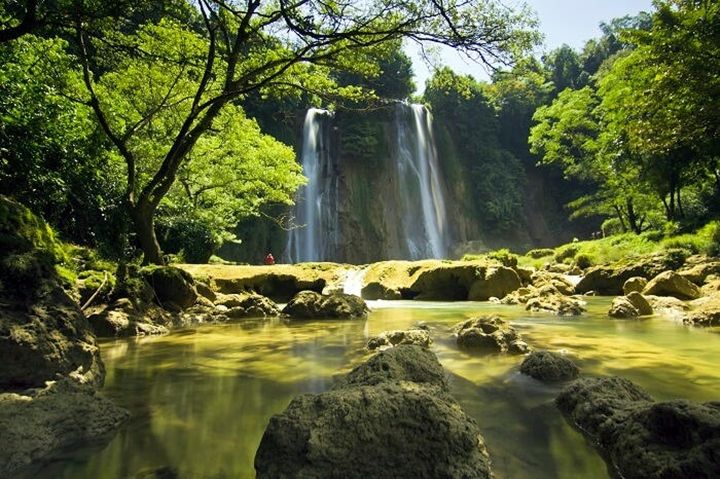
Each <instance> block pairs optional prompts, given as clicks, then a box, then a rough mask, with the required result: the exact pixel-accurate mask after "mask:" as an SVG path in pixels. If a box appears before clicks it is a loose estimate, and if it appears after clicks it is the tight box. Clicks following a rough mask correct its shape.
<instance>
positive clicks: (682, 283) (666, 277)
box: [643, 271, 700, 299]
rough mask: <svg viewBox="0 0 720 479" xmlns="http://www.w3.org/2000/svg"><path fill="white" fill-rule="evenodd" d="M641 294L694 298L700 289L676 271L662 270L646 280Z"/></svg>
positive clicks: (698, 295) (697, 295)
mask: <svg viewBox="0 0 720 479" xmlns="http://www.w3.org/2000/svg"><path fill="white" fill-rule="evenodd" d="M643 294H649V295H652V296H672V297H675V298H678V299H695V298H698V297H700V289H699V288H698V287H697V286H695V285H694V284H693V283H691V282H690V281H688V280H687V279H685V278H683V277H682V276H680V275H679V274H677V273H676V272H674V271H664V272H662V273H660V274H659V275H657V276H655V277H654V278H653V279H651V280H650V282H648V284H647V286H645V289H643Z"/></svg>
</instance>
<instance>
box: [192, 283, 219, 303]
mask: <svg viewBox="0 0 720 479" xmlns="http://www.w3.org/2000/svg"><path fill="white" fill-rule="evenodd" d="M195 289H196V290H197V292H198V294H199V295H201V296H202V297H204V298H207V299H209V300H210V301H212V302H213V303H214V302H215V300H216V299H217V295H216V294H215V291H213V289H212V288H211V287H210V286H209V285H207V284H205V283H203V282H202V281H195Z"/></svg>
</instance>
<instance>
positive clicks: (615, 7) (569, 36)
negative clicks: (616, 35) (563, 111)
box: [408, 0, 652, 93]
mask: <svg viewBox="0 0 720 479" xmlns="http://www.w3.org/2000/svg"><path fill="white" fill-rule="evenodd" d="M525 1H526V3H527V4H528V5H530V7H531V8H533V9H534V10H535V11H536V12H537V15H538V20H539V21H540V26H539V29H540V31H541V32H542V33H543V35H545V44H544V45H543V46H542V47H541V49H540V50H539V52H538V53H541V52H542V51H546V50H553V49H555V48H557V47H559V46H561V45H562V44H564V43H565V44H567V45H570V46H571V47H573V48H575V49H580V48H582V46H583V44H584V43H585V42H586V41H587V40H589V39H591V38H594V37H598V36H599V35H600V33H601V32H600V27H599V25H600V23H601V22H608V21H610V20H612V19H613V18H616V17H623V16H625V15H635V14H637V13H638V12H640V11H643V10H644V11H651V10H652V0H525ZM408 54H409V55H410V57H411V58H412V60H413V71H414V72H415V84H416V85H417V89H418V92H419V93H421V92H422V91H423V90H424V89H425V80H426V79H427V78H428V76H429V75H430V70H429V68H428V66H427V65H426V64H425V62H424V61H423V60H422V59H421V58H420V55H419V51H418V49H417V47H415V46H413V45H408ZM442 60H443V63H445V64H447V65H449V66H450V67H451V68H452V69H453V70H455V71H456V72H458V73H466V74H470V75H473V76H474V77H475V78H478V79H488V74H487V72H486V71H485V69H484V68H483V67H482V66H480V65H478V64H476V63H473V62H472V61H470V60H467V59H463V58H462V57H461V56H460V55H458V54H456V53H454V52H453V51H451V50H450V51H443V52H442Z"/></svg>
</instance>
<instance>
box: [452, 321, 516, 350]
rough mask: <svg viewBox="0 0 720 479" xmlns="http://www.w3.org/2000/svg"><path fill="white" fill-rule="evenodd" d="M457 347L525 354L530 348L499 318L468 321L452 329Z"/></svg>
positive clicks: (513, 329)
mask: <svg viewBox="0 0 720 479" xmlns="http://www.w3.org/2000/svg"><path fill="white" fill-rule="evenodd" d="M453 331H454V333H455V336H456V341H457V345H458V347H460V348H462V349H465V350H469V351H475V352H484V353H510V354H525V353H527V352H528V351H530V346H528V345H527V343H526V342H525V341H523V340H522V338H521V337H520V335H519V334H518V332H517V331H515V328H513V327H512V326H510V324H508V323H507V322H506V321H503V320H502V319H501V318H500V317H499V316H483V317H479V318H473V319H468V320H467V321H463V322H462V323H459V324H456V325H455V326H454V327H453Z"/></svg>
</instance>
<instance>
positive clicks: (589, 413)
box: [555, 377, 720, 479]
mask: <svg viewBox="0 0 720 479" xmlns="http://www.w3.org/2000/svg"><path fill="white" fill-rule="evenodd" d="M555 403H556V405H557V407H558V408H559V409H560V410H561V411H562V412H563V414H565V416H566V417H567V419H568V420H569V421H570V422H571V423H572V424H574V425H575V426H576V427H577V428H578V429H579V430H580V431H582V433H583V434H585V435H586V436H587V438H588V439H589V440H590V441H591V442H592V443H593V444H595V445H596V446H597V447H598V448H599V449H600V450H601V451H602V452H603V455H604V456H605V457H606V458H607V460H608V461H609V462H610V469H611V470H614V471H618V476H620V477H624V478H626V479H645V478H649V477H656V478H677V479H680V478H690V477H692V478H712V477H718V471H720V455H718V452H717V451H718V450H720V403H719V402H710V403H705V404H699V403H694V402H690V401H681V400H676V401H664V402H656V401H654V400H653V398H652V397H651V396H650V395H649V394H648V393H647V392H645V391H644V390H642V389H641V388H639V387H638V386H636V385H635V384H633V383H632V382H630V381H628V380H627V379H623V378H619V377H609V378H583V379H579V380H577V381H575V382H573V383H571V384H570V385H569V386H567V387H566V388H565V389H564V390H563V391H562V393H561V394H560V395H559V396H558V398H557V399H556V401H555Z"/></svg>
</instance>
